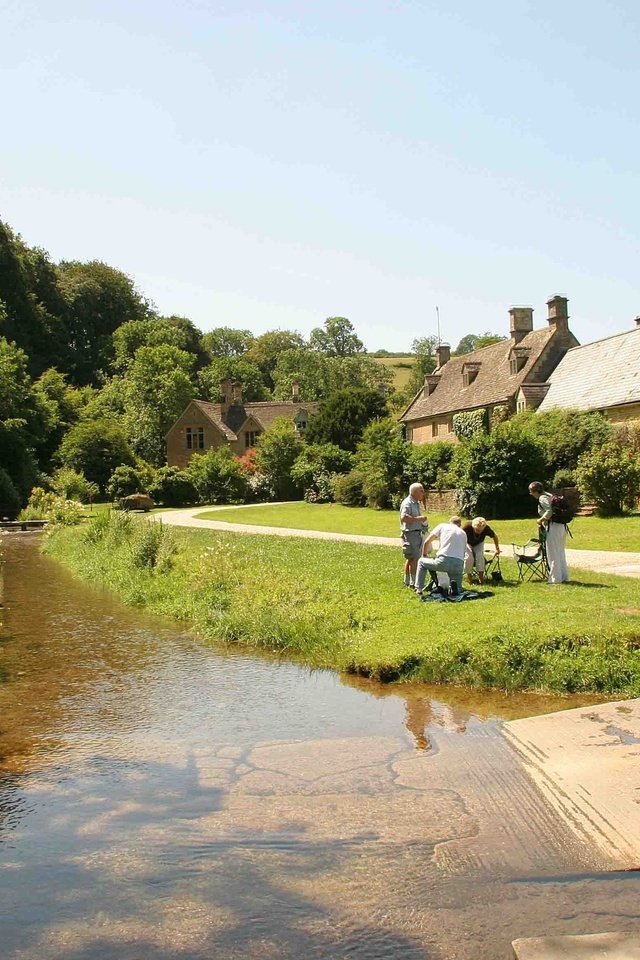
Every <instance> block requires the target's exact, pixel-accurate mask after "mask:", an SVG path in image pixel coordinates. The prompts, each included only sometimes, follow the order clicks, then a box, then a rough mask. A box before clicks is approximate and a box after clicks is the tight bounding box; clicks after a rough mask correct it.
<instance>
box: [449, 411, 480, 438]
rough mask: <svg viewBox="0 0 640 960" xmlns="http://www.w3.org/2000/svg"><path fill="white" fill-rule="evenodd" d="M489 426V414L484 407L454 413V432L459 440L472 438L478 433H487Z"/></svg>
mask: <svg viewBox="0 0 640 960" xmlns="http://www.w3.org/2000/svg"><path fill="white" fill-rule="evenodd" d="M487 426H488V416H487V411H486V409H485V408H484V407H482V408H481V409H480V410H463V411H462V413H454V415H453V432H454V433H455V435H456V437H457V438H458V440H470V439H471V437H475V436H476V434H480V433H486V432H487Z"/></svg>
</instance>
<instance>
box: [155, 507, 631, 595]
mask: <svg viewBox="0 0 640 960" xmlns="http://www.w3.org/2000/svg"><path fill="white" fill-rule="evenodd" d="M263 506H265V507H268V506H269V504H263ZM229 509H235V510H243V509H245V508H244V507H243V506H238V507H234V508H230V507H228V506H221V507H187V508H184V509H180V510H163V511H160V512H158V513H155V514H154V518H155V519H157V520H162V522H163V523H166V524H167V526H175V527H198V528H203V529H207V530H225V531H227V532H231V533H249V534H256V535H257V536H269V537H305V538H307V539H309V540H345V541H346V542H347V543H363V544H369V545H373V546H381V547H394V548H395V549H398V547H399V537H398V538H396V537H367V536H363V535H361V534H353V533H332V532H329V531H326V530H297V529H295V528H290V527H265V526H256V525H255V524H250V523H228V522H227V521H224V520H199V519H197V516H196V515H197V514H199V513H202V512H203V511H205V510H207V511H213V510H229ZM502 552H503V554H505V555H506V556H512V555H513V552H512V547H511V546H508V545H504V546H503V547H502ZM567 561H568V563H569V566H570V567H574V568H576V569H581V570H593V571H595V572H596V573H611V574H616V575H617V576H621V577H637V578H638V579H640V553H622V552H617V551H609V550H567Z"/></svg>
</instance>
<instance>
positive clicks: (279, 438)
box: [256, 417, 304, 500]
mask: <svg viewBox="0 0 640 960" xmlns="http://www.w3.org/2000/svg"><path fill="white" fill-rule="evenodd" d="M303 449H304V441H303V440H302V438H301V437H300V436H299V435H298V433H297V432H296V429H295V427H294V425H293V421H292V420H289V418H288V417H278V418H276V419H275V420H274V421H273V423H272V424H271V426H270V427H269V429H268V430H265V432H264V433H263V434H261V435H260V437H259V438H258V445H257V448H256V466H257V468H258V471H259V473H261V474H263V475H264V476H265V477H266V478H267V480H268V481H269V483H270V485H271V487H272V488H273V490H274V491H275V495H276V499H278V500H293V499H296V498H297V497H299V495H300V488H299V487H298V486H297V484H296V483H295V481H294V480H292V478H291V468H292V467H293V465H294V463H295V461H296V460H297V459H298V457H299V456H300V454H301V453H302V451H303Z"/></svg>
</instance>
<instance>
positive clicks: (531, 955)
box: [513, 933, 640, 960]
mask: <svg viewBox="0 0 640 960" xmlns="http://www.w3.org/2000/svg"><path fill="white" fill-rule="evenodd" d="M513 952H514V954H515V956H516V960H596V958H597V960H640V935H639V936H635V935H634V934H625V933H594V934H588V935H587V936H578V937H532V938H531V939H524V940H514V942H513Z"/></svg>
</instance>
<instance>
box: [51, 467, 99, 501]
mask: <svg viewBox="0 0 640 960" xmlns="http://www.w3.org/2000/svg"><path fill="white" fill-rule="evenodd" d="M51 487H52V489H53V490H54V491H55V492H56V493H57V494H58V496H60V497H63V498H64V499H65V500H77V501H79V502H80V503H91V502H92V501H93V500H95V499H96V497H97V496H98V494H99V493H100V489H99V487H98V485H97V483H92V482H91V481H90V480H87V478H86V477H85V475H84V474H83V473H79V472H78V471H76V470H71V469H70V468H69V467H60V469H59V470H56V472H55V473H54V475H53V477H52V478H51Z"/></svg>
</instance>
